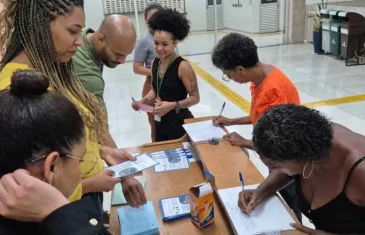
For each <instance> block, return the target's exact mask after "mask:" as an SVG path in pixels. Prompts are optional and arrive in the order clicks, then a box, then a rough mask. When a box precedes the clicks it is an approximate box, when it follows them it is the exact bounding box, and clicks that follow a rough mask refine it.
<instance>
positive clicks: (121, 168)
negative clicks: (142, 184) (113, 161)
mask: <svg viewBox="0 0 365 235" xmlns="http://www.w3.org/2000/svg"><path fill="white" fill-rule="evenodd" d="M157 164H158V162H156V161H155V160H153V159H152V158H151V157H150V155H148V154H141V155H139V156H137V157H136V160H135V161H126V162H123V163H120V164H118V165H115V166H111V167H107V168H105V170H113V171H114V178H119V177H126V176H129V175H133V174H135V173H137V172H140V171H143V170H145V169H147V168H150V167H153V166H155V165H157Z"/></svg>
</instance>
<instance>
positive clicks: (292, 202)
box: [279, 182, 302, 222]
mask: <svg viewBox="0 0 365 235" xmlns="http://www.w3.org/2000/svg"><path fill="white" fill-rule="evenodd" d="M279 193H280V195H281V196H282V197H283V199H284V200H285V202H286V203H287V204H288V206H289V207H290V209H292V210H293V212H294V214H295V215H296V216H297V218H298V220H299V222H302V212H301V211H300V209H299V204H298V197H297V190H296V185H295V182H292V183H291V184H289V185H288V186H286V187H285V188H283V189H282V190H280V192H279Z"/></svg>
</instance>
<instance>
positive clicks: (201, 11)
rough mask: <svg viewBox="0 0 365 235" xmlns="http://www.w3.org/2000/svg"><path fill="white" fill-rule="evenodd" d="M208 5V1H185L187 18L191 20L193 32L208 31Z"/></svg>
mask: <svg viewBox="0 0 365 235" xmlns="http://www.w3.org/2000/svg"><path fill="white" fill-rule="evenodd" d="M206 5H207V1H206V0H185V6H186V12H187V15H186V17H187V18H188V19H189V20H190V24H191V25H190V26H191V31H202V30H206V29H207V8H206Z"/></svg>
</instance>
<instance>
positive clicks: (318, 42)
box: [313, 0, 328, 54]
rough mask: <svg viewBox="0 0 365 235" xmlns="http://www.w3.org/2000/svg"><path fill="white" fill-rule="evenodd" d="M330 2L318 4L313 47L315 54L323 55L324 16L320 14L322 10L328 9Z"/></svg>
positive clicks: (325, 1)
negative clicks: (322, 20)
mask: <svg viewBox="0 0 365 235" xmlns="http://www.w3.org/2000/svg"><path fill="white" fill-rule="evenodd" d="M327 5H328V0H322V2H321V3H318V5H317V6H318V12H317V14H316V16H314V17H313V22H314V25H313V47H314V53H317V54H319V53H323V50H322V22H321V19H322V16H321V14H320V13H319V12H320V11H321V10H322V9H327Z"/></svg>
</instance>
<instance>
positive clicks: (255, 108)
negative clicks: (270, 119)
mask: <svg viewBox="0 0 365 235" xmlns="http://www.w3.org/2000/svg"><path fill="white" fill-rule="evenodd" d="M212 61H213V64H214V65H215V66H216V67H218V68H219V69H220V70H222V72H223V77H222V79H223V80H224V81H227V82H228V81H230V80H231V79H232V80H233V81H235V82H237V83H240V84H243V83H248V82H251V98H252V99H251V101H252V102H251V110H250V114H249V116H246V117H240V118H234V119H231V118H227V117H223V116H221V117H220V118H218V117H216V118H215V119H214V124H215V125H225V126H230V125H248V124H252V125H255V124H256V122H257V120H258V119H259V118H260V117H261V115H262V114H264V112H265V111H266V110H268V109H270V108H271V107H273V106H275V105H279V104H297V105H299V104H300V100H299V95H298V91H297V88H296V87H295V86H294V84H293V83H292V82H291V81H290V80H289V78H288V77H287V76H285V74H284V73H283V72H281V71H280V70H279V69H278V68H277V67H275V66H273V65H271V64H264V63H262V62H260V61H259V57H258V54H257V47H256V45H255V42H254V41H253V40H252V39H251V38H249V37H247V36H245V35H242V34H238V33H230V34H228V35H226V36H225V37H223V38H222V40H220V41H219V43H218V44H217V46H216V47H215V48H214V51H213V54H212ZM225 139H226V140H228V141H230V142H231V144H232V145H237V146H241V147H245V148H249V149H252V141H251V140H247V139H245V138H243V137H242V136H240V135H238V134H237V133H235V132H234V133H231V134H228V135H226V136H225Z"/></svg>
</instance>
